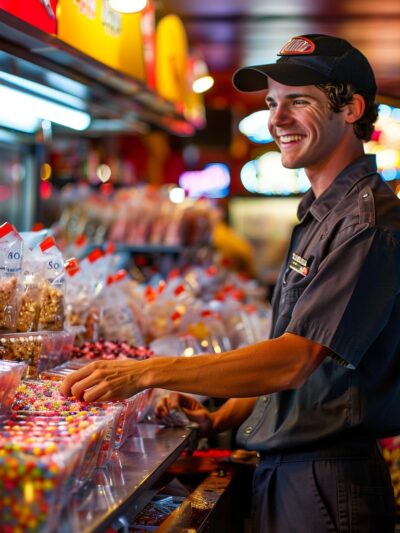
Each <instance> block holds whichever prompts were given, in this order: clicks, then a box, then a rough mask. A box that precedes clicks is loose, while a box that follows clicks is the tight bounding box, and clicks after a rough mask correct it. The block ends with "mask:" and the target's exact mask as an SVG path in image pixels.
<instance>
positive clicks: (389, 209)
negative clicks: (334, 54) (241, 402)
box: [238, 156, 400, 451]
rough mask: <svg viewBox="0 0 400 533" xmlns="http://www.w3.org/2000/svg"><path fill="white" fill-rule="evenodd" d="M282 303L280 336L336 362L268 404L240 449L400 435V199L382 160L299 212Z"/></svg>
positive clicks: (356, 167)
mask: <svg viewBox="0 0 400 533" xmlns="http://www.w3.org/2000/svg"><path fill="white" fill-rule="evenodd" d="M298 218H299V221H300V222H299V224H298V225H297V226H295V228H294V230H293V234H292V239H291V242H290V246H289V252H288V256H287V260H286V262H285V264H284V265H283V268H282V270H281V273H280V276H279V278H278V282H277V285H276V290H275V293H274V298H273V323H272V335H271V336H272V337H273V338H275V337H279V336H280V335H282V334H283V333H285V332H291V333H295V334H296V335H300V336H302V337H305V338H307V339H310V340H313V341H316V342H318V343H320V344H322V345H324V346H327V347H328V348H330V349H331V350H332V355H331V356H330V357H327V358H326V359H325V360H324V361H323V363H322V364H321V365H320V366H319V367H318V368H317V369H316V370H315V371H314V372H313V373H312V374H311V376H310V377H309V378H308V379H307V381H306V383H305V384H304V385H303V386H302V387H301V388H299V389H297V390H288V391H284V392H279V393H274V394H271V395H269V396H264V397H261V398H260V399H259V400H258V401H257V404H256V406H255V408H254V410H253V413H252V414H251V416H250V417H249V418H248V419H247V420H246V421H245V423H244V424H242V426H241V427H240V429H239V432H238V442H239V445H241V446H244V447H246V448H249V449H255V450H259V451H267V450H279V449H284V448H291V447H293V446H299V445H301V444H309V443H313V442H316V441H319V440H323V439H326V438H332V437H334V436H341V435H342V434H345V433H347V434H357V435H369V436H375V437H381V436H388V435H393V434H400V201H399V199H398V198H397V197H396V196H395V194H394V193H393V192H392V190H391V189H390V188H389V187H388V185H387V184H386V183H385V182H384V181H383V180H382V178H381V177H380V176H379V174H377V172H376V163H375V158H374V156H363V157H361V158H360V159H358V160H356V161H354V162H353V163H352V164H351V165H349V166H348V167H347V168H346V169H345V170H343V171H342V172H341V173H340V174H339V175H338V176H337V177H336V179H335V180H334V182H333V183H332V184H331V185H330V187H329V188H328V189H327V190H326V191H325V192H324V193H323V194H322V195H321V196H319V197H318V198H317V199H315V197H314V195H313V193H312V191H309V192H308V193H306V195H305V196H304V198H303V199H302V201H301V203H300V205H299V209H298Z"/></svg>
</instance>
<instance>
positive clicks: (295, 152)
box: [266, 78, 346, 171]
mask: <svg viewBox="0 0 400 533" xmlns="http://www.w3.org/2000/svg"><path fill="white" fill-rule="evenodd" d="M266 103H267V106H268V108H269V110H270V116H269V121H268V126H269V129H270V132H271V134H272V136H273V137H274V140H275V142H276V143H277V145H278V146H279V148H280V150H281V154H282V164H283V166H284V167H286V168H305V169H306V171H307V170H310V171H313V170H321V169H323V167H324V165H326V164H327V162H328V161H329V159H330V158H331V157H332V155H333V154H334V153H335V149H336V148H337V146H338V145H339V143H340V140H341V139H342V137H343V135H344V131H345V127H346V124H345V121H344V119H343V116H342V113H333V112H332V111H331V110H330V109H329V102H328V98H327V96H326V95H325V94H324V93H323V92H322V91H321V90H320V89H318V88H317V87H315V86H314V85H306V86H303V87H292V86H288V85H282V84H281V83H278V82H277V81H274V80H272V79H271V78H269V79H268V93H267V97H266Z"/></svg>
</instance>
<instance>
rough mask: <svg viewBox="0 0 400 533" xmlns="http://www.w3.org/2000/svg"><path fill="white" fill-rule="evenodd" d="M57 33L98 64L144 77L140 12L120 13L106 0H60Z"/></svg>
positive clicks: (137, 77)
mask: <svg viewBox="0 0 400 533" xmlns="http://www.w3.org/2000/svg"><path fill="white" fill-rule="evenodd" d="M57 23H58V31H57V36H58V38H59V39H61V40H62V41H64V42H66V43H68V44H69V45H71V46H73V47H74V48H77V49H78V50H80V51H81V52H83V53H85V54H87V55H88V56H90V57H93V58H94V59H97V60H98V61H100V62H101V63H104V64H106V65H108V66H109V67H112V68H114V69H116V70H119V71H121V72H124V73H125V74H128V75H129V76H133V77H134V78H136V79H139V80H142V81H144V80H145V69H144V59H143V45H142V33H141V28H140V14H129V15H121V14H120V13H116V12H115V11H113V10H112V9H111V8H110V7H109V5H108V0H59V2H58V6H57Z"/></svg>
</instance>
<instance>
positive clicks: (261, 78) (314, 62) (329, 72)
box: [233, 34, 376, 99]
mask: <svg viewBox="0 0 400 533" xmlns="http://www.w3.org/2000/svg"><path fill="white" fill-rule="evenodd" d="M278 55H279V56H280V57H279V59H277V61H276V63H272V64H269V65H255V66H251V67H244V68H241V69H239V70H237V71H236V72H235V74H234V75H233V85H234V86H235V87H236V89H239V91H244V92H251V91H261V90H263V89H264V90H265V89H266V88H267V87H268V78H267V76H269V77H270V78H272V79H273V80H275V81H278V82H279V83H283V84H284V85H292V86H300V85H317V84H322V83H328V82H333V83H350V84H351V85H352V87H353V89H354V90H355V91H356V92H357V93H360V94H361V95H365V96H367V97H370V98H372V99H374V98H375V95H376V81H375V76H374V73H373V70H372V68H371V65H370V64H369V62H368V60H367V58H366V57H365V56H364V55H363V54H362V53H361V52H360V51H359V50H357V48H354V46H352V45H351V44H350V43H349V42H348V41H345V40H344V39H340V38H339V37H332V36H330V35H322V34H310V35H299V36H297V37H293V38H292V39H290V41H288V42H287V43H286V44H285V45H284V46H283V48H282V49H281V50H280V52H279V54H278Z"/></svg>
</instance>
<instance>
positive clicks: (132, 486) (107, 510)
mask: <svg viewBox="0 0 400 533" xmlns="http://www.w3.org/2000/svg"><path fill="white" fill-rule="evenodd" d="M195 442H196V430H195V429H194V428H165V427H163V426H158V425H153V424H138V425H137V426H135V430H134V432H133V434H132V435H131V437H129V438H128V440H127V441H126V443H125V444H124V445H123V446H122V447H121V448H120V449H119V450H118V451H115V452H114V454H113V456H112V458H111V460H110V462H109V463H108V464H107V466H106V467H105V468H103V469H97V471H96V472H95V475H94V476H93V477H92V480H91V481H90V482H89V483H88V484H87V485H86V486H84V487H83V488H82V489H81V490H80V491H79V492H78V493H77V494H76V495H75V496H74V498H73V499H72V502H71V504H70V505H68V506H67V507H66V508H65V509H64V512H63V516H62V519H61V520H60V524H62V527H61V529H60V527H59V528H58V529H57V531H58V532H60V531H61V532H63V533H72V532H76V531H79V532H81V533H96V532H101V531H106V530H107V528H108V527H109V526H112V525H113V524H115V523H118V521H119V522H120V524H123V523H124V521H126V519H125V517H126V516H127V515H129V516H132V515H134V514H135V513H137V512H139V511H140V510H141V509H142V508H143V507H144V506H145V505H146V504H147V503H148V502H149V501H150V500H151V498H152V497H153V496H154V494H155V492H156V489H155V488H154V487H155V484H156V482H157V480H158V479H159V478H160V477H161V475H162V474H163V473H164V472H165V470H166V469H167V468H168V467H169V466H170V465H171V464H172V463H173V462H174V461H175V460H176V459H177V458H178V457H179V455H180V454H181V452H182V451H183V450H184V449H186V448H192V447H193V446H194V444H195Z"/></svg>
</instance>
